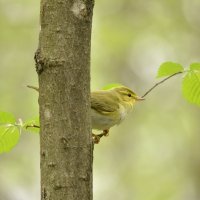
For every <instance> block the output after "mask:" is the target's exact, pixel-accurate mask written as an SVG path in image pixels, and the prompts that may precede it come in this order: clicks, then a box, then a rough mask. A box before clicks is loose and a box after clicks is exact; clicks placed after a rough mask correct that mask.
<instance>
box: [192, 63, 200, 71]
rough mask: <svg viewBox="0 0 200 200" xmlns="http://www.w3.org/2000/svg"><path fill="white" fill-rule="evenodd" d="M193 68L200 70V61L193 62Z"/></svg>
mask: <svg viewBox="0 0 200 200" xmlns="http://www.w3.org/2000/svg"><path fill="white" fill-rule="evenodd" d="M190 69H191V70H200V63H192V64H190Z"/></svg>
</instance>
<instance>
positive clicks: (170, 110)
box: [0, 0, 200, 200]
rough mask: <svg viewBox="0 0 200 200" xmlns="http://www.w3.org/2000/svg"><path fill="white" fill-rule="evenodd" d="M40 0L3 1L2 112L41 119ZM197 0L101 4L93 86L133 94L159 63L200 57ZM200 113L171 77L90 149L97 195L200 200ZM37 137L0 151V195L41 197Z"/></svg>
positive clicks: (13, 199)
mask: <svg viewBox="0 0 200 200" xmlns="http://www.w3.org/2000/svg"><path fill="white" fill-rule="evenodd" d="M39 5H40V2H39V0H29V1H26V0H1V1H0V80H1V82H0V91H1V96H0V110H2V111H7V112H12V113H14V114H15V115H16V117H18V118H19V117H20V118H22V119H28V118H32V117H34V116H36V115H38V103H37V93H36V92H34V91H32V90H29V89H27V88H26V85H27V84H31V85H37V74H36V72H35V68H34V61H33V55H34V52H35V50H36V48H37V44H38V32H39ZM199 10H200V1H199V0H162V1H160V0H149V1H145V0H135V1H133V0H109V1H107V0H99V1H96V5H95V8H94V19H93V34H92V56H91V58H92V62H91V88H92V90H95V89H99V88H102V87H103V86H105V85H106V84H109V83H122V84H124V85H126V86H128V87H130V88H132V89H133V90H134V91H136V92H137V93H138V94H139V95H142V94H144V92H145V91H146V90H147V89H148V88H150V87H151V86H152V85H153V84H154V83H155V76H156V71H157V68H158V66H159V65H160V64H161V63H162V62H164V61H168V60H170V61H174V62H178V63H181V64H183V65H184V66H187V65H188V64H190V63H191V62H197V61H199V60H200V59H199V55H200V17H199ZM199 122H200V109H199V107H196V106H194V105H191V104H189V103H187V102H186V101H185V100H184V99H183V97H182V96H181V77H174V78H173V79H171V80H169V81H168V82H166V83H165V84H163V85H162V86H160V87H158V88H157V89H156V90H154V91H153V92H152V93H150V94H149V95H148V96H147V99H146V101H145V102H142V103H140V104H139V103H138V105H137V106H136V107H135V110H134V112H133V113H132V114H131V115H130V116H129V117H128V118H127V119H126V120H125V121H124V122H123V123H122V124H121V125H120V126H116V127H114V128H112V129H111V133H110V136H109V137H104V138H102V140H101V143H100V144H99V145H96V146H95V149H94V200H102V199H103V200H110V199H116V200H199V199H200V125H199ZM39 180H40V172H39V137H38V135H37V134H28V133H24V134H22V137H21V139H20V142H19V144H18V145H17V146H16V147H15V148H14V149H13V150H12V151H11V152H9V153H5V154H2V155H0V199H1V200H36V199H40V185H39Z"/></svg>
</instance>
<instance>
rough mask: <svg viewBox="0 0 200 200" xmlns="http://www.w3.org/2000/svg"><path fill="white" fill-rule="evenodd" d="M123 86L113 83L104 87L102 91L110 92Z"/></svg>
mask: <svg viewBox="0 0 200 200" xmlns="http://www.w3.org/2000/svg"><path fill="white" fill-rule="evenodd" d="M121 86H123V85H122V84H119V83H111V84H108V85H106V86H104V87H103V88H102V90H110V89H112V88H116V87H121Z"/></svg>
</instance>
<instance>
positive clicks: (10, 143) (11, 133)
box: [0, 124, 20, 153]
mask: <svg viewBox="0 0 200 200" xmlns="http://www.w3.org/2000/svg"><path fill="white" fill-rule="evenodd" d="M19 137H20V131H19V129H18V128H17V126H15V125H12V124H8V125H5V126H0V153H3V152H8V151H10V150H11V149H12V148H13V147H14V146H15V145H16V144H17V143H18V141H19Z"/></svg>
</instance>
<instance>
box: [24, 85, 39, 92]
mask: <svg viewBox="0 0 200 200" xmlns="http://www.w3.org/2000/svg"><path fill="white" fill-rule="evenodd" d="M27 87H28V88H31V89H33V90H36V91H37V92H39V88H38V87H35V86H32V85H27Z"/></svg>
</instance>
